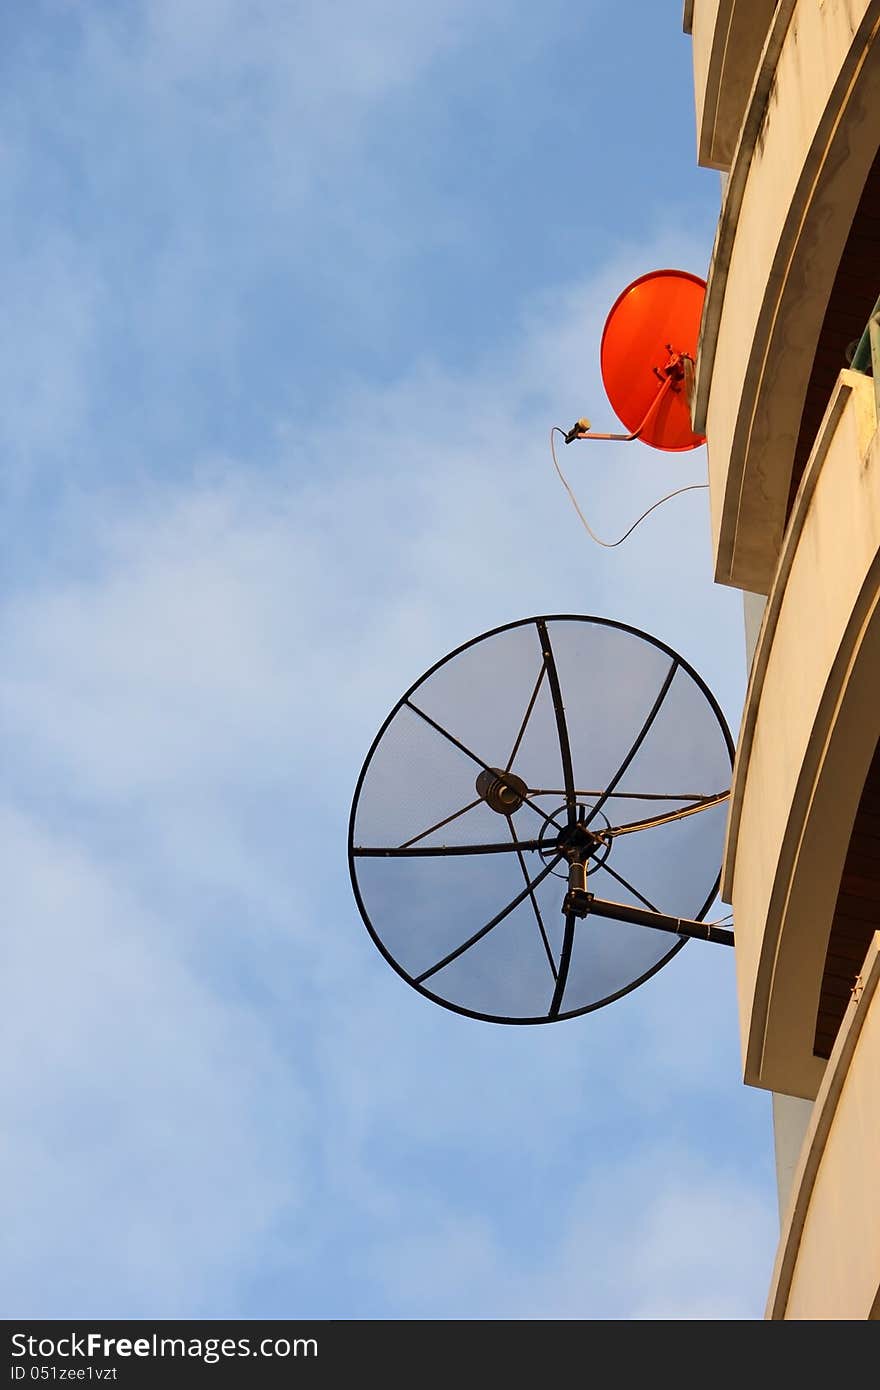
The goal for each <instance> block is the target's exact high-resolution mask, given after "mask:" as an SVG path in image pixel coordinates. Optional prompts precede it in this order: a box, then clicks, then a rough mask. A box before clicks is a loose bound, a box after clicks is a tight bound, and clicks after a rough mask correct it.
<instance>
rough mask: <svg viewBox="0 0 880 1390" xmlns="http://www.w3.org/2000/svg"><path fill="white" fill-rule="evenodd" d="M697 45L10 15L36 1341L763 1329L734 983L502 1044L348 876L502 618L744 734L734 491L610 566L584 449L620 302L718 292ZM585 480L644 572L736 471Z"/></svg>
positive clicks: (6, 183) (707, 976) (16, 526)
mask: <svg viewBox="0 0 880 1390" xmlns="http://www.w3.org/2000/svg"><path fill="white" fill-rule="evenodd" d="M680 18H681V17H680V5H679V4H678V3H676V4H672V5H657V4H654V3H649V2H648V0H640V2H639V3H634V4H632V5H629V6H608V5H605V4H598V3H580V4H577V5H575V4H572V3H570V0H567V2H566V3H563V0H549V3H545V4H543V5H541V6H540V7H534V6H530V5H526V4H522V3H512V0H468V3H464V0H432V3H431V4H430V5H426V6H413V5H409V4H405V3H403V0H357V3H354V0H338V3H335V4H332V5H322V6H317V5H308V4H297V3H290V4H288V3H282V0H247V2H246V0H150V3H146V2H145V3H136V2H135V0H126V3H124V4H121V5H120V4H117V3H112V4H111V3H100V2H99V0H97V2H96V0H92V3H88V4H86V3H77V0H40V2H39V3H33V4H30V5H27V6H12V7H7V12H6V14H5V15H4V18H3V20H2V29H3V42H2V44H0V52H2V58H0V62H2V82H0V109H2V122H0V165H2V178H0V198H2V199H3V215H2V218H0V252H2V255H0V277H2V281H3V287H2V288H3V302H4V306H5V321H6V325H5V326H6V331H5V333H4V336H3V343H2V346H0V356H2V370H3V379H4V385H5V391H4V398H5V401H4V411H3V415H2V419H0V456H2V463H3V492H4V517H5V526H4V544H3V561H2V563H3V579H4V583H3V591H2V622H3V649H4V662H3V670H2V675H0V700H2V727H3V731H4V743H5V747H4V752H3V767H4V774H5V775H4V778H3V792H2V805H0V815H2V819H3V822H4V828H3V844H4V880H5V886H6V900H7V911H6V914H5V922H4V926H3V936H2V940H3V957H4V959H3V967H2V990H3V996H4V998H3V1012H4V1020H5V1036H6V1043H5V1046H4V1049H3V1056H4V1064H3V1090H4V1114H5V1115H6V1117H7V1129H6V1134H5V1142H4V1170H5V1176H4V1184H3V1188H4V1192H5V1194H6V1202H7V1206H8V1210H7V1212H6V1215H5V1217H4V1230H5V1241H4V1246H5V1254H4V1268H3V1270H2V1273H0V1292H2V1303H3V1306H4V1308H5V1309H6V1314H7V1316H9V1317H19V1316H26V1317H43V1318H50V1317H84V1316H90V1317H95V1316H103V1317H135V1318H144V1319H148V1318H151V1317H208V1318H227V1317H228V1318H235V1317H239V1318H257V1317H286V1316H290V1317H325V1318H337V1319H339V1318H343V1319H354V1318H361V1319H389V1318H419V1317H420V1318H435V1319H447V1318H502V1319H514V1318H515V1319H527V1318H534V1319H543V1318H560V1317H561V1318H584V1319H595V1318H613V1319H621V1320H625V1319H646V1318H663V1319H697V1318H709V1319H750V1318H758V1317H761V1316H762V1313H763V1306H764V1296H765V1292H766V1287H767V1283H768V1280H769V1275H770V1269H771V1263H772V1256H773V1250H774V1246H775V1241H776V1200H775V1188H774V1183H773V1175H772V1169H773V1164H772V1139H771V1128H770V1105H769V1097H768V1096H767V1095H765V1094H763V1093H760V1092H757V1091H753V1090H749V1089H747V1088H745V1087H743V1086H742V1084H741V1081H740V1060H739V1040H738V1029H737V1017H736V997H735V980H734V965H733V959H732V953H730V952H727V951H724V950H722V949H721V948H717V947H711V946H705V945H702V944H700V943H692V944H690V945H689V946H687V948H686V949H685V950H684V951H683V952H681V953H680V955H679V956H678V957H677V958H676V959H675V960H674V961H673V962H672V963H671V965H670V966H669V967H668V968H667V969H665V970H663V971H661V972H660V974H659V975H657V976H656V977H655V978H654V979H653V980H651V981H649V982H648V984H647V985H645V986H644V987H643V988H642V989H641V990H639V991H637V992H636V993H634V994H632V995H630V996H628V997H627V998H625V999H623V1000H622V1001H620V1002H618V1003H617V1004H615V1005H613V1006H611V1007H610V1008H608V1009H606V1010H602V1011H600V1012H598V1013H596V1014H591V1015H588V1016H587V1017H585V1018H582V1019H578V1020H574V1021H571V1022H567V1023H563V1024H559V1025H557V1026H553V1027H547V1028H529V1029H505V1028H501V1027H497V1026H492V1025H489V1024H481V1023H479V1022H476V1021H474V1020H470V1019H465V1018H461V1017H458V1016H456V1015H454V1014H451V1013H448V1012H447V1011H445V1010H442V1009H438V1008H436V1007H433V1006H432V1005H430V1004H429V1003H428V1002H427V1001H426V1000H424V999H423V998H421V997H419V996H418V995H417V994H416V993H415V992H414V991H411V990H409V989H407V988H406V986H405V985H404V984H403V983H402V981H401V980H399V979H398V977H397V976H396V975H395V974H394V973H393V972H392V971H391V970H390V969H389V968H388V966H387V965H386V963H385V962H384V961H383V960H382V959H381V957H380V956H379V954H378V953H377V952H376V950H375V948H374V947H373V945H372V943H371V942H370V940H369V938H368V936H367V933H366V931H365V930H364V928H363V925H362V923H361V921H360V918H359V916H358V913H357V909H356V907H355V904H354V901H353V898H352V895H351V890H350V886H349V882H348V873H347V865H346V854H345V845H346V832H347V820H348V812H349V806H350V801H351V795H352V792H353V789H354V784H355V780H356V777H357V774H358V771H359V769H360V766H361V762H362V760H363V757H364V756H365V754H366V751H367V749H368V747H369V744H370V742H371V740H372V738H373V735H374V733H375V731H376V729H377V728H378V726H379V725H380V723H381V722H382V720H383V719H384V717H385V715H386V713H387V712H388V710H389V709H390V708H391V706H392V705H393V704H394V703H395V701H396V700H397V698H398V697H399V695H400V694H401V693H402V692H403V690H404V689H406V687H408V686H409V685H410V684H411V683H412V681H414V680H415V679H416V678H417V676H418V675H419V674H420V673H421V672H422V671H423V670H425V669H426V668H427V667H428V666H430V665H431V664H432V663H433V662H434V661H436V660H437V659H439V658H440V657H441V656H443V655H444V654H445V653H446V652H447V651H450V650H451V649H452V648H454V647H456V646H457V645H459V644H460V643H461V642H464V641H466V640H467V639H468V638H469V637H472V636H475V635H476V634H477V633H479V632H481V631H484V630H486V629H488V628H491V627H495V626H497V625H499V624H501V623H505V622H510V621H513V620H515V619H517V618H521V617H526V616H529V615H531V614H536V613H554V612H585V613H595V614H598V615H601V616H606V617H610V618H615V619H619V620H622V621H624V622H629V623H633V624H635V625H637V626H639V627H641V628H644V629H647V630H648V631H650V632H652V633H653V634H655V635H656V636H657V637H659V638H660V639H661V640H663V641H665V642H668V643H669V644H670V645H671V646H673V647H674V648H675V649H677V650H678V651H680V652H681V654H682V655H683V656H684V657H686V659H687V660H688V661H690V662H691V663H692V664H693V665H694V666H695V667H696V669H697V670H698V671H699V672H700V674H701V675H702V676H703V677H704V678H705V679H706V681H707V682H708V684H709V685H710V686H711V688H712V689H713V690H714V691H715V693H716V695H717V697H718V699H719V701H720V703H721V705H722V707H723V708H724V710H725V713H726V715H727V718H728V720H729V722H730V724H731V726H732V728H733V729H734V732H735V730H736V727H737V725H738V720H739V713H740V709H741V704H742V698H743V691H744V681H745V671H744V652H743V636H742V616H741V605H740V598H739V595H737V594H736V593H734V592H732V591H727V590H723V589H720V588H718V587H717V586H714V585H713V584H712V582H711V555H710V544H709V520H708V505H707V501H706V494H705V493H703V492H692V493H688V494H687V495H685V496H684V497H681V498H677V499H675V501H673V502H671V503H670V504H669V505H668V506H666V507H664V508H662V509H661V510H660V511H658V512H657V513H655V514H654V515H652V517H651V518H650V519H649V520H648V521H646V522H645V524H644V525H643V526H642V527H641V528H640V529H639V531H638V532H637V533H636V534H635V536H634V537H633V538H632V540H631V541H629V542H628V543H627V544H626V545H625V546H623V547H621V548H620V549H619V550H616V551H610V552H606V551H600V550H599V549H597V548H596V547H595V546H593V545H592V543H591V542H590V541H589V539H588V538H587V537H586V535H585V533H584V532H583V531H582V529H581V528H580V526H579V523H578V521H577V518H576V517H575V515H574V513H573V511H572V509H571V507H570V504H569V502H568V500H567V498H566V497H565V494H564V492H563V490H562V488H561V487H560V485H559V483H558V480H557V479H556V477H555V475H554V473H553V469H552V464H551V461H550V457H549V451H548V445H547V440H548V434H549V429H550V426H551V425H553V424H561V425H563V426H565V427H568V426H569V425H570V424H571V423H572V421H573V420H574V419H575V418H576V417H577V416H579V415H581V414H584V413H586V414H588V415H589V416H590V417H591V418H592V420H593V422H594V427H595V428H597V429H602V428H605V429H613V428H614V427H615V421H614V418H613V416H612V413H611V410H610V407H609V405H608V403H607V401H606V399H605V397H604V392H603V390H602V386H601V381H600V378H599V374H598V345H599V338H600V336H601V330H602V325H603V323H604V319H605V315H606V313H607V311H608V308H609V307H610V305H611V303H612V302H613V300H614V298H615V297H616V295H617V293H618V292H619V290H620V289H622V288H623V286H624V285H626V284H627V283H629V281H630V280H632V279H634V278H635V277H636V276H637V275H640V274H642V273H644V272H646V271H648V270H651V269H654V268H656V267H659V266H669V265H671V266H676V267H680V268H683V269H687V270H691V271H693V272H695V273H697V274H705V272H706V269H707V265H708V260H709V253H710V249H711V242H712V235H713V231H714V223H715V219H716V216H717V209H718V199H719V185H718V177H717V175H716V174H714V173H712V172H711V171H708V170H701V169H698V168H697V166H696V163H695V137H694V119H693V93H692V84H691V68H690V63H691V54H690V40H689V39H688V38H687V37H686V36H685V35H683V34H682V32H681V23H680ZM564 463H565V464H566V466H567V468H568V472H569V475H570V477H571V480H572V482H573V484H574V486H575V487H576V490H577V491H578V495H579V497H580V500H581V504H582V505H583V506H584V508H585V510H587V514H588V515H589V516H590V519H591V520H592V521H593V524H594V525H595V526H596V528H597V529H598V530H599V531H600V533H601V534H605V535H616V534H619V533H620V531H622V530H623V529H625V527H626V526H627V525H629V523H630V522H631V521H632V520H633V518H634V517H635V516H636V515H638V513H639V512H640V511H642V510H643V509H644V508H645V507H646V506H648V505H649V504H650V503H651V502H652V501H654V500H655V499H656V497H658V496H659V495H660V494H661V493H663V492H666V491H669V490H670V489H671V488H673V487H676V486H681V485H684V484H687V483H692V482H700V481H702V480H703V478H704V475H705V458H704V455H703V451H702V450H698V451H696V452H694V453H692V454H683V455H663V454H660V453H657V452H653V451H651V450H650V449H647V448H645V447H643V446H641V445H633V446H630V447H623V446H615V445H600V444H596V445H591V446H580V452H577V451H576V450H575V449H571V450H569V451H567V452H566V453H565V456H564Z"/></svg>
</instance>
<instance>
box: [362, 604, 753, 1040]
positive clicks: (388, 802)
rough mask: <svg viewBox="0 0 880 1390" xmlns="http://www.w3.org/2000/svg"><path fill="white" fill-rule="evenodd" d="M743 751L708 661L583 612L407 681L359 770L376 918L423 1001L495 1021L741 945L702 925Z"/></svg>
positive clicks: (371, 920)
mask: <svg viewBox="0 0 880 1390" xmlns="http://www.w3.org/2000/svg"><path fill="white" fill-rule="evenodd" d="M733 752H734V746H733V740H732V739H731V736H730V731H729V729H728V727H727V724H726V722H725V719H724V716H723V714H722V713H721V710H720V708H719V706H718V703H717V701H716V700H715V699H714V697H713V695H712V693H711V691H710V690H709V689H708V688H707V686H706V685H705V683H704V682H703V681H702V680H701V678H700V677H699V676H698V675H697V673H696V671H695V670H694V669H693V667H691V666H690V665H689V664H688V663H687V662H686V661H685V660H684V658H683V657H681V656H679V655H678V654H677V653H676V652H674V651H673V650H672V649H671V648H670V647H667V646H666V645H665V643H663V642H660V641H658V640H657V639H656V638H654V637H650V636H649V635H648V634H647V633H645V632H640V631H639V629H638V628H634V627H629V626H628V625H627V624H625V623H618V622H612V621H610V620H609V619H605V618H596V617H583V616H571V615H568V616H556V617H540V618H527V619H523V620H522V621H520V622H515V623H508V624H507V625H506V626H504V627H499V628H495V629H494V630H493V631H491V632H487V633H484V634H483V635H482V636H480V637H475V638H474V639H473V640H472V641H470V642H466V643H465V644H464V645H463V646H461V647H459V648H457V649H456V650H455V651H454V652H451V653H450V655H449V656H446V657H444V658H443V660H442V661H439V662H437V663H436V665H434V666H432V667H431V669H430V670H429V671H428V672H427V673H426V674H425V675H424V676H422V677H421V679H420V680H418V681H416V683H415V684H414V685H412V686H411V687H410V689H409V690H408V691H407V692H406V694H405V695H404V696H403V697H402V698H401V699H400V700H399V701H398V703H397V704H396V705H395V707H394V709H393V710H392V711H391V713H390V714H389V716H388V718H387V719H386V720H385V723H384V724H383V725H382V728H381V729H380V730H379V733H378V734H377V735H376V738H375V739H374V741H373V745H372V747H371V749H370V751H369V753H368V755H367V759H366V762H365V763H364V766H363V768H362V769H361V773H360V777H359V778H358V782H357V787H356V790H355V794H354V801H353V804H352V808H351V819H350V823H349V867H350V871H351V880H352V885H353V888H354V894H355V898H356V900H357V904H358V907H359V909H360V912H361V915H362V917H363V919H364V922H365V923H366V925H367V929H368V931H369V932H370V935H371V936H372V938H373V940H374V941H375V943H376V945H377V946H378V948H379V950H380V951H381V952H382V954H383V955H384V956H385V958H386V960H387V961H388V962H389V964H390V965H392V966H393V967H394V969H395V970H396V971H397V972H398V974H399V975H402V976H403V978H404V979H405V980H406V981H407V983H408V984H410V985H412V986H413V988H415V989H417V990H419V991H420V993H422V994H424V995H426V996H427V997H428V998H429V999H432V1000H434V1001H435V1002H436V1003H438V1004H442V1005H443V1006H444V1007H445V1008H448V1009H453V1010H455V1011H456V1012H457V1013H462V1014H467V1015H468V1016H470V1017H472V1018H479V1019H485V1020H487V1021H491V1022H499V1023H552V1022H555V1021H557V1020H558V1019H563V1018H574V1017H575V1016H577V1015H578V1014H583V1013H588V1012H589V1011H590V1010H592V1009H598V1008H600V1007H601V1006H602V1005H603V1004H608V1003H610V1002H611V1001H612V1000H613V999H619V998H620V997H621V995H623V994H627V993H628V992H629V991H630V990H632V989H635V988H636V986H637V985H640V984H642V983H643V982H644V981H645V980H647V979H648V978H649V977H650V976H651V975H653V974H655V972H656V971H657V970H659V969H660V967H661V966H663V965H665V964H666V962H667V961H669V960H671V959H672V957H673V956H674V955H675V954H676V953H677V952H678V951H679V950H680V949H681V947H682V946H683V945H684V944H685V941H686V940H687V939H688V938H689V937H693V936H696V937H700V938H702V939H703V940H709V941H717V942H720V943H722V944H725V945H733V933H732V932H731V931H727V930H725V929H723V928H721V927H718V926H716V925H713V924H710V923H706V922H705V921H704V920H703V918H704V917H705V914H706V913H707V912H708V911H709V908H710V906H711V904H712V902H713V901H714V899H715V896H716V894H717V891H718V884H719V876H720V875H719V865H720V863H721V850H722V843H723V835H724V822H725V813H726V808H725V802H726V800H727V797H728V795H729V787H730V774H731V766H732V763H733ZM670 933H671V934H673V935H674V937H675V939H674V940H672V941H670Z"/></svg>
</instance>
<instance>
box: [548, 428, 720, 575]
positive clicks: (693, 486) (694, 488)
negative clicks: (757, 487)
mask: <svg viewBox="0 0 880 1390" xmlns="http://www.w3.org/2000/svg"><path fill="white" fill-rule="evenodd" d="M554 434H561V435H562V437H563V439H564V438H565V430H564V429H562V428H561V427H560V426H559V425H554V426H553V428H552V429H551V431H550V453H551V454H552V456H553V465H554V467H555V469H556V472H557V473H558V474H559V477H560V480H561V482H562V485H563V487H564V488H565V490H566V492H567V493H568V495H569V497H570V499H571V504H572V506H573V507H574V509H575V511H576V512H577V514H578V516H579V517H580V519H581V522H582V524H583V526H584V528H585V529H586V531H587V532H588V534H589V536H590V537H591V539H592V540H594V541H595V542H596V544H597V545H602V546H604V547H605V549H606V550H613V549H614V547H615V546H617V545H622V544H623V542H624V541H625V540H626V538H627V536H631V535H632V533H633V531H634V530H635V529H636V527H637V526H639V525H640V524H641V523H642V522H643V521H644V520H645V517H646V516H650V515H651V513H652V512H653V511H656V509H657V507H660V506H662V505H663V503H664V502H669V501H670V500H671V498H673V497H679V496H680V495H681V494H682V493H683V492H698V491H700V490H702V489H703V488H707V487H708V486H709V484H708V483H689V484H688V486H687V487H677V488H676V489H675V491H674V492H667V493H666V495H665V497H661V498H660V499H659V500H658V501H657V502H653V503H652V504H651V506H650V507H649V508H648V510H647V511H645V512H642V514H641V516H640V517H638V518H637V519H636V520H635V521H634V522H633V524H632V526H630V528H629V530H628V531H624V533H623V535H622V536H620V537H619V538H618V539H617V540H616V541H603V540H602V537H601V536H597V535H596V532H595V531H594V530H593V528H592V526H591V525H590V523H589V522H588V521H587V518H586V517H585V516H584V514H583V512H582V511H581V509H580V507H579V506H578V500H577V498H576V497H575V495H574V493H573V492H572V490H571V488H570V487H569V484H568V479H567V478H566V476H565V474H564V473H563V471H562V469H561V468H560V467H559V460H558V458H557V457H556V445H555V443H554V440H553V436H554Z"/></svg>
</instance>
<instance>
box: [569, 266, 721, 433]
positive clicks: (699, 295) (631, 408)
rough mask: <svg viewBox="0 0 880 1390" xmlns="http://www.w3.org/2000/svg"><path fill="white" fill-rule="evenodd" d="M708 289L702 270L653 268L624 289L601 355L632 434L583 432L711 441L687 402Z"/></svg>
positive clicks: (612, 395) (617, 409)
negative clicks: (696, 425) (698, 431)
mask: <svg viewBox="0 0 880 1390" xmlns="http://www.w3.org/2000/svg"><path fill="white" fill-rule="evenodd" d="M705 294H706V282H705V280H701V279H700V277H699V276H698V275H691V274H690V273H689V272H688V271H686V270H654V271H651V272H650V274H648V275H641V276H639V278H638V280H634V281H633V282H632V284H631V285H627V287H626V289H625V290H623V292H622V293H621V294H619V295H618V297H617V299H616V300H615V302H614V304H613V306H612V308H611V312H610V313H609V315H608V318H607V319H606V320H605V328H604V331H603V333H602V345H601V348H600V353H599V355H600V362H601V368H602V380H603V382H604V384H605V390H606V392H607V394H608V399H609V401H610V402H611V405H612V408H613V410H614V413H615V414H616V415H617V417H618V419H619V420H620V421H621V422H622V423H623V424H624V425H625V426H626V428H627V429H628V430H629V431H630V432H631V433H630V435H629V436H626V435H624V436H621V435H617V436H615V435H606V436H601V435H592V436H590V435H581V436H580V437H582V438H583V437H585V438H590V437H592V438H594V439H599V438H603V437H604V438H618V439H620V438H624V439H625V438H638V439H641V440H642V441H643V442H644V443H645V444H650V445H652V446H653V448H655V449H666V450H667V451H669V452H670V453H677V452H681V451H683V450H685V449H696V448H697V446H698V445H700V444H704V443H705V442H706V441H705V435H702V434H695V433H694V430H693V427H692V425H691V414H690V405H689V402H688V384H689V381H690V379H691V374H692V372H693V364H694V361H695V359H696V355H697V338H698V336H699V332H700V317H701V315H702V312H703V299H704V297H705Z"/></svg>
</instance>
